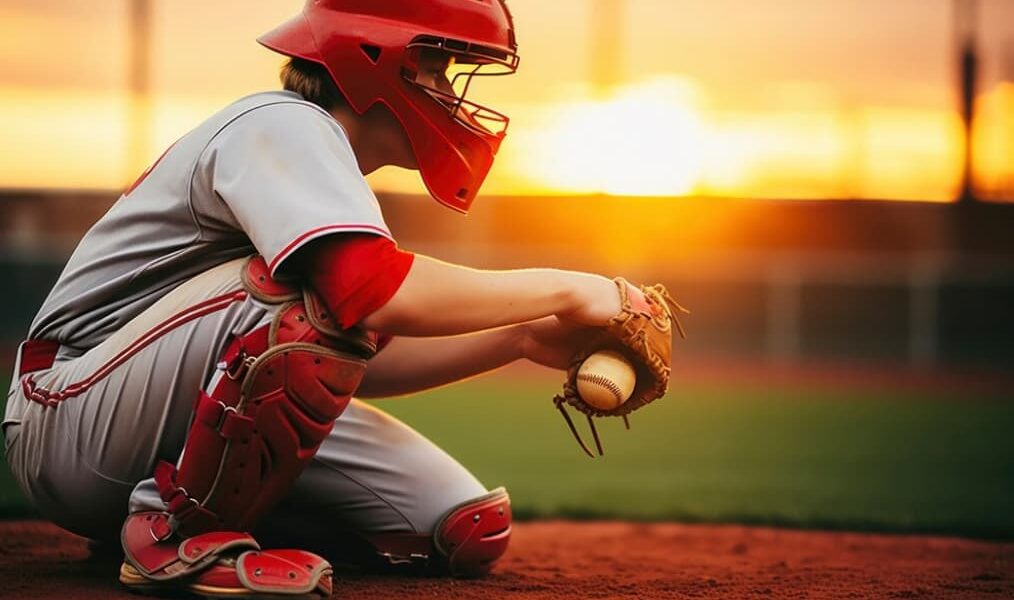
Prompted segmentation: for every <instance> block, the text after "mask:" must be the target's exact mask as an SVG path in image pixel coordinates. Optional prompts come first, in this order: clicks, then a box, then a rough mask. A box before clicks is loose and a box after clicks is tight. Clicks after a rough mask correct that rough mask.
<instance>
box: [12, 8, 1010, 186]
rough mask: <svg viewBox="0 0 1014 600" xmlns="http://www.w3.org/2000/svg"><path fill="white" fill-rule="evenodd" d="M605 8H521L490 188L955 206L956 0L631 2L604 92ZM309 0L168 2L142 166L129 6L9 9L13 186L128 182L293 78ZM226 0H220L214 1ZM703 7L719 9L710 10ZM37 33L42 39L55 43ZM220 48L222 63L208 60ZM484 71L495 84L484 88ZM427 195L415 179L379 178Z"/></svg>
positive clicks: (1001, 95) (997, 160)
mask: <svg viewBox="0 0 1014 600" xmlns="http://www.w3.org/2000/svg"><path fill="white" fill-rule="evenodd" d="M596 1H598V0H558V1H556V2H553V3H546V2H539V1H538V0H513V1H512V2H511V3H510V5H511V6H512V8H513V9H514V12H515V17H516V23H517V27H518V30H519V42H520V45H521V54H522V62H521V69H520V70H519V73H518V75H516V76H514V77H511V78H497V79H498V80H497V81H495V82H493V83H490V84H488V85H487V86H486V87H484V88H480V89H478V90H477V91H478V92H479V98H478V99H479V100H480V101H483V102H486V103H488V104H490V105H492V106H494V107H495V108H497V109H499V110H503V111H504V112H506V113H507V114H509V115H510V116H511V118H512V123H511V128H510V131H509V134H508V139H507V141H506V142H505V145H504V146H503V149H502V151H501V154H500V156H499V157H498V160H497V164H496V165H495V167H494V170H493V172H492V173H491V175H490V178H489V180H488V182H487V185H486V186H485V188H484V191H485V192H486V193H494V194H588V193H591V194H600V193H602V194H616V195H645V196H680V195H694V194H700V195H716V196H749V197H779V198H822V197H828V198H888V199H919V200H948V199H950V198H953V197H954V195H955V194H956V192H957V188H958V185H959V181H960V171H961V166H960V165H961V160H962V156H963V154H962V152H963V150H962V146H963V132H962V126H961V121H960V118H959V115H958V111H957V102H956V99H955V93H956V92H955V89H954V85H953V81H954V77H955V74H954V69H953V64H954V57H953V38H952V37H951V33H950V12H949V11H950V7H951V3H950V2H949V1H945V0H932V1H931V0H895V1H893V2H890V3H883V2H875V1H873V0H854V1H850V2H835V1H834V0H813V1H812V2H808V3H800V2H794V1H791V0H778V1H772V2H770V3H766V4H765V5H764V8H763V9H762V8H760V7H759V5H756V4H755V3H751V2H746V1H738V0H715V1H714V2H709V3H695V2H678V1H676V0H665V1H663V0H626V4H625V7H624V11H625V12H624V21H623V23H622V25H621V26H620V27H618V30H617V31H615V32H612V33H611V35H614V36H616V38H617V41H616V43H617V48H618V52H620V53H621V54H620V55H619V59H618V62H619V64H620V69H619V71H618V72H617V73H616V76H615V79H616V80H615V81H612V82H610V85H608V86H603V85H602V84H601V82H599V83H598V84H597V85H596V83H595V80H596V70H595V69H596V65H595V64H593V63H594V59H593V58H590V57H594V56H602V55H601V52H600V53H598V54H596V53H594V52H590V51H589V45H590V44H594V43H596V41H595V40H601V39H602V38H601V37H599V38H596V37H595V35H593V32H591V31H590V27H589V23H590V22H592V19H591V16H592V13H591V7H592V5H593V3H594V2H596ZM301 4H302V3H301V2H300V1H299V0H291V1H289V0H286V1H284V2H280V1H272V2H269V1H268V0H255V1H252V2H250V3H248V5H247V6H246V8H245V9H244V11H243V14H234V13H232V12H230V10H229V8H228V7H227V6H225V5H231V3H199V2H197V0H176V1H174V2H172V3H170V2H161V3H160V2H156V3H155V8H156V18H155V27H154V32H153V58H152V73H153V78H154V81H153V92H152V97H151V109H152V113H151V114H152V120H151V123H150V124H149V126H150V131H151V136H150V138H151V141H150V143H149V144H148V145H149V146H150V147H149V148H147V150H146V151H145V153H144V156H128V150H127V148H128V142H127V140H128V134H129V131H128V122H129V120H128V114H129V110H128V108H129V97H128V95H127V92H126V91H125V90H126V84H125V80H126V66H125V65H126V48H127V40H128V36H127V32H126V30H125V28H126V8H125V5H126V2H125V1H122V0H121V1H115V2H114V1H112V0H105V1H101V2H95V3H88V7H87V10H86V8H85V7H84V6H83V3H75V2H71V1H70V0H44V1H31V2H30V1H28V0H13V1H12V2H5V3H4V5H3V6H0V28H2V34H3V35H0V132H2V134H0V187H6V188H54V187H55V188H118V187H121V186H122V185H123V183H124V182H126V181H129V180H131V179H132V178H133V175H134V174H136V172H137V171H138V170H140V169H143V168H144V166H145V165H146V164H147V163H148V162H150V161H151V160H152V159H153V158H154V157H155V156H157V155H158V154H159V153H160V152H161V150H162V149H163V148H164V147H165V146H167V145H168V144H170V143H171V142H172V141H173V140H175V139H177V138H178V137H179V136H180V135H182V134H183V133H185V132H186V131H187V130H188V129H189V128H191V127H193V126H194V125H196V124H197V123H199V122H200V121H201V120H202V119H203V118H205V117H206V116H208V115H209V114H211V113H212V112H214V111H215V110H216V109H217V108H219V107H221V106H223V105H224V104H226V103H228V102H230V101H231V100H233V99H235V98H237V97H239V96H242V95H245V94H247V93H250V92H253V91H257V90H262V89H272V88H275V87H277V83H276V81H277V80H276V73H277V68H278V65H279V64H280V59H279V58H278V57H277V56H275V55H273V54H271V53H270V52H268V51H266V50H263V49H261V48H260V47H259V46H258V45H256V44H255V43H253V41H252V38H253V37H255V36H256V35H257V34H259V33H260V32H262V31H263V30H265V29H268V28H270V27H271V26H272V25H273V24H274V23H276V22H278V21H279V20H281V19H284V18H285V17H286V16H288V15H290V14H292V13H295V12H296V11H298V9H299V7H300V5H301ZM1011 4H1012V3H1002V2H1000V1H999V0H995V1H990V0H982V3H981V13H980V20H981V21H982V22H983V29H982V31H981V40H982V43H981V47H982V50H983V54H982V56H983V72H982V73H983V75H982V78H981V80H980V81H981V86H980V95H979V98H978V102H977V107H978V115H979V118H978V121H977V123H976V137H975V151H974V155H975V157H976V177H977V186H978V188H979V189H980V191H981V193H982V195H984V196H987V197H995V198H1005V199H1010V198H1012V197H1014V158H1012V157H1014V25H1006V26H1004V25H997V23H1001V24H1002V23H1007V24H1012V23H1014V9H1012V8H1011ZM209 5H210V6H209ZM702 5H704V6H702ZM40 32H41V33H40ZM209 57H215V58H213V59H209ZM484 83H485V82H484ZM371 182H372V183H373V185H375V186H376V187H377V188H378V189H382V190H393V191H401V192H420V191H422V186H421V183H420V182H419V180H418V177H417V176H416V175H415V174H413V173H408V172H405V171H400V170H396V169H389V170H383V171H381V172H379V173H377V174H374V175H372V176H371Z"/></svg>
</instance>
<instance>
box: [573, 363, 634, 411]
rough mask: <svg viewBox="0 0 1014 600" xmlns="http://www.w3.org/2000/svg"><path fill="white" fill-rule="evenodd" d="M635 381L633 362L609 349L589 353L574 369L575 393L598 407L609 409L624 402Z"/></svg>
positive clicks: (631, 391) (628, 396)
mask: <svg viewBox="0 0 1014 600" xmlns="http://www.w3.org/2000/svg"><path fill="white" fill-rule="evenodd" d="M636 382H637V374H636V373H635V372H634V367H633V365H631V364H630V361H628V360H627V359H626V358H624V356H623V355H622V354H620V353H619V352H614V351H612V350H601V351H599V352H596V353H595V354H592V355H591V356H589V357H588V358H586V359H585V361H584V362H583V363H581V368H580V369H578V371H577V393H578V394H579V395H580V396H581V399H582V400H584V401H585V402H587V403H588V404H590V405H592V406H594V407H595V408H598V409H600V410H612V409H614V408H616V407H617V406H619V405H621V404H623V403H624V402H626V401H627V399H628V398H630V395H631V394H632V393H633V392H634V384H635V383H636Z"/></svg>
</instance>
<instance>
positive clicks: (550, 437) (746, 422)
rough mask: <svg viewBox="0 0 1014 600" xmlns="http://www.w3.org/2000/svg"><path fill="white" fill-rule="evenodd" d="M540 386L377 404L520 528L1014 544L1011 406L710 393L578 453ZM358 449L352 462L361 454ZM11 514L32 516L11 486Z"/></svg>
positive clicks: (907, 396) (683, 395)
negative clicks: (799, 531) (596, 525)
mask: <svg viewBox="0 0 1014 600" xmlns="http://www.w3.org/2000/svg"><path fill="white" fill-rule="evenodd" d="M552 391H553V390H552V387H550V386H549V385H548V384H547V383H545V382H537V381H530V380H527V379H523V378H507V377H504V376H497V377H495V378H489V379H485V380H477V381H472V382H468V383H464V384H461V385H458V386H455V387H451V388H445V389H442V390H436V391H433V392H429V393H426V394H420V395H417V396H413V397H409V398H400V399H394V400H385V401H380V402H377V403H376V404H377V405H378V406H381V407H382V408H384V409H386V410H388V411H390V412H391V413H393V414H395V415H396V416H398V417H399V418H401V419H403V420H404V421H406V422H408V423H410V424H411V425H413V426H414V427H416V428H417V429H419V430H420V431H422V432H423V433H425V434H426V435H427V436H429V437H430V438H431V439H433V440H434V441H435V442H437V443H438V444H440V445H441V446H443V447H444V448H445V449H447V451H448V452H450V453H451V454H452V455H454V456H456V457H457V458H458V459H459V460H460V461H461V462H462V463H464V464H465V465H466V466H467V467H469V468H470V469H472V470H473V471H474V472H475V473H476V475H477V476H478V477H479V478H480V479H481V480H482V481H483V482H484V483H485V484H486V485H488V486H491V487H492V486H497V485H506V486H507V487H508V489H509V490H510V492H511V495H512V497H513V499H514V506H515V510H516V511H517V513H518V514H519V516H521V517H549V516H566V517H573V518H598V517H617V518H629V519H652V520H655V519H676V520H681V521H707V522H739V523H764V524H774V525H785V526H798V527H819V528H835V529H859V530H878V531H880V530H882V531H924V532H945V533H956V534H962V535H972V536H977V537H989V538H1011V537H1014V510H1012V507H1014V402H1012V401H1011V398H1010V397H999V396H997V397H990V398H982V397H979V398H971V397H961V396H956V395H953V394H948V393H944V392H940V393H925V392H897V391H895V392H861V391H837V392H836V391H827V390H824V391H804V390H773V391H765V390H762V389H750V388H747V387H743V386H699V387H695V388H693V389H688V390H683V391H680V390H675V391H673V392H672V393H670V395H669V397H667V398H666V399H664V400H663V401H661V402H658V403H656V404H655V405H653V406H651V407H648V408H647V409H645V410H643V411H641V412H639V413H637V414H636V415H634V416H633V418H632V420H631V424H632V426H633V429H632V431H629V432H627V431H624V430H623V426H622V423H621V422H619V421H618V420H609V421H607V422H604V423H603V425H602V427H601V428H600V432H601V434H602V437H603V441H604V444H605V447H606V456H605V457H602V458H597V459H595V460H592V459H589V458H587V457H586V456H584V454H583V453H581V452H580V450H579V449H578V448H577V446H576V444H574V442H573V440H572V439H571V437H570V434H569V433H568V431H567V430H566V426H565V425H564V423H563V420H562V419H561V418H560V417H559V415H557V414H556V412H555V411H554V410H553V408H552V405H551V403H550V401H549V399H548V397H549V396H550V395H551V393H552ZM350 451H354V450H350ZM0 508H2V509H3V510H5V512H6V514H24V504H23V501H22V500H21V499H20V497H19V495H18V494H17V491H16V490H15V489H14V487H13V486H12V482H11V481H10V478H9V475H8V474H6V473H3V477H2V479H0Z"/></svg>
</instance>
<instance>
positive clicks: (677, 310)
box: [643, 283, 690, 339]
mask: <svg viewBox="0 0 1014 600" xmlns="http://www.w3.org/2000/svg"><path fill="white" fill-rule="evenodd" d="M643 291H644V293H645V295H646V296H648V297H650V298H652V299H653V300H654V301H655V302H656V303H658V305H659V306H663V307H665V310H666V312H668V313H669V318H671V319H672V321H673V323H676V331H678V332H679V334H680V337H681V338H683V339H687V332H686V330H685V329H683V323H681V322H680V315H681V314H684V315H689V314H690V310H689V309H687V308H685V307H684V306H683V305H682V304H680V303H679V302H677V301H676V299H675V298H673V297H672V294H670V293H669V290H667V289H666V288H665V286H664V285H662V284H661V283H656V284H655V285H652V286H645V287H644V288H643Z"/></svg>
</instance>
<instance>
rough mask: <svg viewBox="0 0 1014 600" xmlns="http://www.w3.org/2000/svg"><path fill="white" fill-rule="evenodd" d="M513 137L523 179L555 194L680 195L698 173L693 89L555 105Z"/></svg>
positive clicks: (675, 87) (675, 84) (659, 85)
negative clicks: (521, 148) (522, 147)
mask: <svg viewBox="0 0 1014 600" xmlns="http://www.w3.org/2000/svg"><path fill="white" fill-rule="evenodd" d="M545 119H546V121H547V122H546V123H544V124H540V126H539V127H538V128H536V127H530V128H528V129H527V130H526V131H524V132H523V133H522V134H521V135H520V136H519V137H521V138H522V140H521V142H520V143H524V144H528V145H529V147H530V148H531V151H530V153H529V154H527V155H526V156H527V158H528V160H527V161H525V164H523V165H522V168H524V170H525V175H526V176H528V177H531V178H533V179H536V180H538V181H539V182H540V183H542V184H544V185H546V186H548V187H551V188H554V189H556V190H559V191H567V192H593V193H606V194H616V195H631V196H636V195H651V196H660V195H673V196H675V195H682V194H686V193H688V192H690V191H691V190H693V188H694V185H695V184H696V183H697V181H698V177H699V175H700V168H701V160H702V153H701V146H702V142H703V135H702V133H703V132H702V124H701V120H700V118H699V116H698V114H697V111H696V110H695V107H694V100H693V92H692V88H691V87H690V86H689V85H687V84H685V83H684V82H681V81H679V80H675V79H671V80H660V81H656V82H651V83H648V84H643V85H638V86H632V87H628V88H624V89H621V90H619V91H618V92H616V93H615V94H613V95H611V96H610V97H608V98H604V99H601V100H582V101H574V102H567V103H561V104H559V105H555V106H553V107H552V108H550V109H549V110H547V111H546V116H545Z"/></svg>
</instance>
